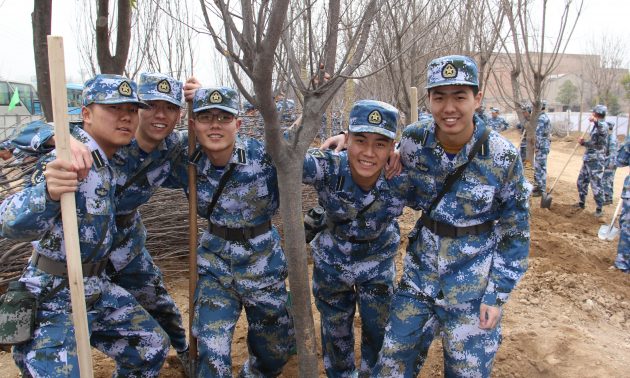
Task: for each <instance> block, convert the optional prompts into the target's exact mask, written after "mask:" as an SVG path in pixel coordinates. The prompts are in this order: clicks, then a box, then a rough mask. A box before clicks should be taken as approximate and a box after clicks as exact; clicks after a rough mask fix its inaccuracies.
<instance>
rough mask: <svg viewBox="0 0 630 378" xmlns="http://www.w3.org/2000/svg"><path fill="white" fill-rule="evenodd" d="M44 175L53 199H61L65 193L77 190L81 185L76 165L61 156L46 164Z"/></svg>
mask: <svg viewBox="0 0 630 378" xmlns="http://www.w3.org/2000/svg"><path fill="white" fill-rule="evenodd" d="M44 177H45V178H46V191H47V192H48V196H49V197H50V199H52V200H53V201H59V200H60V199H61V195H62V194H63V193H71V192H76V191H77V188H78V185H79V180H78V179H77V169H76V167H75V165H74V164H73V163H71V162H67V161H63V160H61V159H59V158H57V159H55V160H53V161H51V162H49V163H48V164H46V169H45V170H44Z"/></svg>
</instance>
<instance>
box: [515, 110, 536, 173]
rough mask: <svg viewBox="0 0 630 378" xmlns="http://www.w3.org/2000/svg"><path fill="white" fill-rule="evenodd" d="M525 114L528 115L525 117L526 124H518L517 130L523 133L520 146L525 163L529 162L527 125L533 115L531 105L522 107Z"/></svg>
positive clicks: (522, 159)
mask: <svg viewBox="0 0 630 378" xmlns="http://www.w3.org/2000/svg"><path fill="white" fill-rule="evenodd" d="M522 110H523V113H528V114H527V115H526V116H525V124H523V123H521V122H519V123H517V124H516V129H517V130H520V131H521V141H520V144H519V153H520V155H521V161H522V162H525V161H526V160H527V123H528V122H529V117H530V115H531V113H532V106H531V105H523V107H522Z"/></svg>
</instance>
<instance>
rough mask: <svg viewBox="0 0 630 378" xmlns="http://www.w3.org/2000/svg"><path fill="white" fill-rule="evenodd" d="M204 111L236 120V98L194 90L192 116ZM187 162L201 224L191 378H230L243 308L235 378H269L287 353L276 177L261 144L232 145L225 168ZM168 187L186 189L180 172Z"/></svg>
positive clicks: (290, 342)
mask: <svg viewBox="0 0 630 378" xmlns="http://www.w3.org/2000/svg"><path fill="white" fill-rule="evenodd" d="M212 108H218V109H221V110H224V111H228V112H230V113H233V114H238V104H237V102H236V92H235V91H234V90H232V89H229V88H213V89H199V90H197V92H196V93H195V98H194V100H193V111H194V112H195V113H198V112H201V111H204V110H207V109H212ZM191 159H192V163H193V164H194V165H195V168H196V170H197V196H198V200H197V208H198V212H199V215H200V216H201V217H203V218H206V219H208V222H209V228H208V229H206V230H204V232H203V234H202V236H201V239H200V243H199V246H198V249H197V266H198V273H199V280H198V282H197V289H196V291H195V307H194V312H195V313H194V314H195V315H194V321H193V327H192V329H193V334H194V335H195V336H196V337H197V344H198V352H199V360H198V361H199V363H198V370H197V374H198V376H199V377H231V376H232V361H231V346H232V337H233V334H234V329H235V327H236V322H237V321H238V318H239V317H240V313H241V310H242V309H243V307H245V313H246V315H247V321H248V324H249V329H248V335H247V345H248V349H249V360H248V361H247V362H246V363H245V365H244V366H243V370H242V372H241V373H242V374H244V375H245V376H265V377H267V376H268V377H273V376H276V375H278V374H280V372H281V370H282V367H283V366H284V364H285V363H286V361H287V360H288V356H289V351H290V350H291V348H292V347H293V346H294V338H293V324H292V321H291V318H290V316H289V313H288V310H287V297H288V294H287V290H286V286H285V278H286V277H287V273H288V272H287V264H286V259H285V256H284V252H283V251H282V248H281V245H280V236H279V234H278V231H277V230H276V228H275V227H274V226H272V225H271V218H272V216H273V215H274V214H275V213H276V211H277V209H278V197H279V194H278V182H277V175H276V169H275V167H274V166H273V163H272V160H271V157H270V156H269V155H268V154H267V153H266V152H265V148H264V145H263V144H262V142H260V141H258V140H255V139H251V138H241V137H237V138H236V143H235V146H234V150H233V151H232V157H231V159H230V161H229V163H228V166H226V167H216V166H213V165H212V162H211V161H210V159H209V157H208V156H207V155H206V154H205V153H203V152H202V150H201V149H198V150H197V151H195V153H194V154H193V157H192V158H191ZM232 166H233V167H234V168H233V172H232V176H231V177H230V178H229V180H228V181H227V184H226V186H225V189H224V190H223V191H222V193H221V195H220V196H219V198H218V200H217V202H216V206H215V207H214V209H213V210H212V213H211V214H210V213H209V211H208V210H209V209H208V208H209V205H210V203H211V200H212V197H213V195H214V194H215V192H216V190H217V187H218V185H219V181H220V179H221V177H222V175H223V174H225V172H226V171H227V170H228V169H230V168H231V167H232ZM173 180H174V181H175V182H179V184H178V185H183V186H187V174H186V165H185V164H182V165H180V166H178V167H176V169H175V172H174V175H173ZM188 191H189V189H188V188H187V187H186V192H187V193H188Z"/></svg>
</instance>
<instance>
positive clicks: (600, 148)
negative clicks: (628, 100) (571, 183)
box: [576, 105, 608, 217]
mask: <svg viewBox="0 0 630 378" xmlns="http://www.w3.org/2000/svg"><path fill="white" fill-rule="evenodd" d="M607 110H608V109H607V108H606V106H604V105H597V106H595V108H593V114H592V115H591V117H590V119H589V120H590V121H591V122H593V126H592V128H591V132H590V140H588V141H585V140H584V138H580V139H579V141H578V142H579V143H580V144H581V145H582V146H584V147H586V152H584V157H583V161H584V163H583V164H582V169H581V170H580V174H579V176H578V179H577V189H578V194H579V196H580V200H579V202H578V203H577V205H576V207H578V208H580V209H584V207H585V202H586V195H587V194H588V184H589V183H590V184H591V189H592V190H593V197H595V204H596V206H597V207H596V209H595V216H596V217H601V216H602V215H603V213H602V206H604V193H603V190H602V177H603V176H604V161H605V156H604V155H605V152H606V143H607V139H608V132H607V130H608V127H607V125H606V123H605V121H604V119H605V118H606V112H607Z"/></svg>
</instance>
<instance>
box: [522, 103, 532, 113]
mask: <svg viewBox="0 0 630 378" xmlns="http://www.w3.org/2000/svg"><path fill="white" fill-rule="evenodd" d="M521 109H522V110H523V111H524V112H527V113H531V112H532V109H533V107H532V104H523V105H522V106H521Z"/></svg>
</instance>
